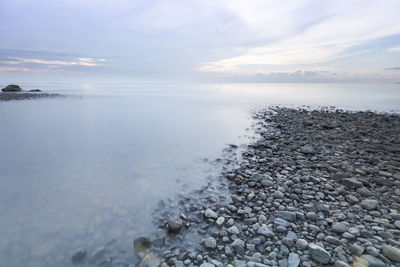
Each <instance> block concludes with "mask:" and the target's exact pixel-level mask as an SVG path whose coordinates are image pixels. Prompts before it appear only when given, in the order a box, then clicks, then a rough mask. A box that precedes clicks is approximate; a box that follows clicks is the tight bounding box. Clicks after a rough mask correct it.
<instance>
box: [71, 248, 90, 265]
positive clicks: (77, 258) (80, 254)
mask: <svg viewBox="0 0 400 267" xmlns="http://www.w3.org/2000/svg"><path fill="white" fill-rule="evenodd" d="M86 254H87V250H86V249H84V248H81V249H79V250H78V251H76V252H75V253H74V254H72V257H71V262H72V263H75V264H76V263H79V262H81V261H83V260H84V259H85V257H86Z"/></svg>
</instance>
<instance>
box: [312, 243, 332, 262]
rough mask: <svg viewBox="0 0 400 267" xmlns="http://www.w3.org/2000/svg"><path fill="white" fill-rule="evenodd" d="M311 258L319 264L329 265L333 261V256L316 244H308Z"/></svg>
mask: <svg viewBox="0 0 400 267" xmlns="http://www.w3.org/2000/svg"><path fill="white" fill-rule="evenodd" d="M308 251H309V252H310V255H311V257H312V258H313V259H314V260H316V261H317V262H319V263H323V264H327V263H328V262H329V261H330V260H331V254H330V253H329V252H328V251H326V250H325V249H324V248H322V247H320V246H318V245H316V244H308Z"/></svg>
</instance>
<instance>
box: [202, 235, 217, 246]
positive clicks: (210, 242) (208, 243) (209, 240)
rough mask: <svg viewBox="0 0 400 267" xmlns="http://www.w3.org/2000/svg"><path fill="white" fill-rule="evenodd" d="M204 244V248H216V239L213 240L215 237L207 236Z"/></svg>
mask: <svg viewBox="0 0 400 267" xmlns="http://www.w3.org/2000/svg"><path fill="white" fill-rule="evenodd" d="M204 245H205V247H206V248H209V249H213V248H216V247H217V240H215V238H214V237H212V236H210V237H207V238H206V240H205V242H204Z"/></svg>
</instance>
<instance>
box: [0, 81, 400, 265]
mask: <svg viewBox="0 0 400 267" xmlns="http://www.w3.org/2000/svg"><path fill="white" fill-rule="evenodd" d="M23 86H24V87H25V88H26V89H31V88H41V89H43V90H45V91H51V92H60V93H64V94H69V95H71V97H68V98H65V99H41V100H29V101H10V102H0V147H1V150H0V212H1V214H2V216H1V220H0V229H2V235H1V238H0V266H70V265H71V263H70V257H71V254H72V253H73V252H74V251H75V250H77V249H78V248H80V247H85V248H87V249H88V251H89V253H90V252H91V251H93V250H94V249H96V248H98V247H100V246H105V245H106V244H107V243H108V242H109V241H110V240H113V239H116V242H114V243H113V244H112V246H113V249H112V253H113V255H116V256H118V257H120V258H122V259H124V260H125V261H127V262H129V261H132V260H133V252H132V240H133V238H134V237H135V236H138V235H140V234H146V233H149V232H150V231H152V230H153V226H152V224H151V212H152V210H153V209H154V207H155V206H156V204H157V202H158V201H159V200H161V199H167V198H173V197H174V196H175V195H176V193H179V192H182V191H185V190H190V189H191V188H196V187H197V186H200V185H201V184H202V183H204V182H205V178H206V177H207V176H209V175H213V174H215V172H216V171H217V169H218V168H217V167H215V166H212V165H211V164H210V163H209V161H205V160H204V159H209V160H213V159H216V158H218V157H220V155H221V151H222V149H223V148H224V147H225V146H226V144H229V143H235V144H242V143H247V142H249V138H246V136H247V135H249V132H248V131H246V128H250V126H251V123H252V121H251V119H250V117H251V111H252V110H255V109H257V108H261V107H263V106H265V105H277V104H279V105H293V106H299V105H311V106H326V105H328V106H332V105H333V106H336V107H339V108H345V109H356V110H358V109H361V110H363V109H372V110H378V111H393V110H394V111H396V112H399V111H400V85H343V84H235V85H232V84H220V85H201V84H171V83H170V84H27V85H23ZM110 246H111V245H110ZM110 253H111V252H110Z"/></svg>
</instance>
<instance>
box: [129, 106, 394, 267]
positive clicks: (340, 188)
mask: <svg viewBox="0 0 400 267" xmlns="http://www.w3.org/2000/svg"><path fill="white" fill-rule="evenodd" d="M254 117H255V119H256V121H257V124H256V125H255V129H254V130H255V131H256V132H257V133H258V134H259V138H258V139H257V140H256V141H255V142H253V143H252V144H250V145H248V146H246V147H245V149H244V150H243V151H241V152H240V153H239V154H241V157H239V158H237V159H235V157H234V156H233V155H234V153H235V151H237V150H238V148H237V147H236V146H234V145H232V146H230V147H229V148H228V151H229V153H231V154H232V156H231V157H229V156H228V157H227V158H226V159H225V167H224V168H223V170H222V171H221V174H220V177H219V180H218V181H217V182H218V183H217V184H216V185H213V184H212V183H210V184H208V185H205V186H204V187H202V188H201V189H199V190H198V191H195V192H193V193H192V194H189V195H184V196H181V199H180V200H179V201H178V202H176V203H173V202H167V203H166V202H164V201H162V202H160V203H159V208H158V209H157V210H156V212H155V214H156V215H155V223H156V225H157V226H158V228H157V231H155V232H154V233H153V234H152V235H150V236H149V237H139V238H137V239H135V241H134V249H135V251H136V253H137V254H138V255H139V256H140V258H141V261H139V263H138V264H139V266H159V265H160V266H163V267H166V266H178V267H183V266H202V267H212V266H218V267H219V266H229V267H231V266H232V265H233V266H235V267H241V266H247V267H254V266H256V267H263V266H290V267H295V266H337V267H342V266H343V267H344V266H350V265H351V266H370V267H374V266H382V267H384V266H400V213H398V211H399V209H400V189H399V185H400V117H399V115H395V114H378V113H373V112H345V111H341V110H334V109H322V110H307V109H288V108H273V109H267V110H263V111H261V112H258V113H256V114H255V115H254ZM232 166H234V167H232Z"/></svg>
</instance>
